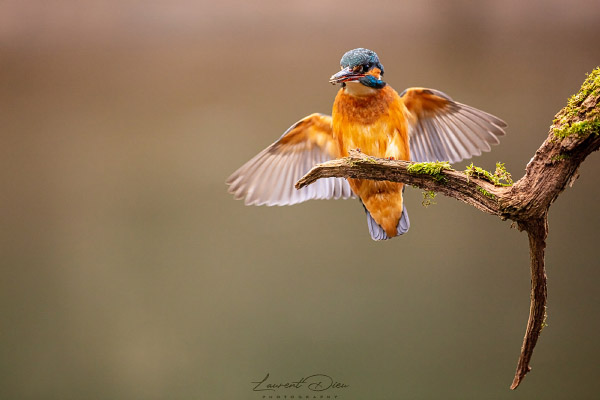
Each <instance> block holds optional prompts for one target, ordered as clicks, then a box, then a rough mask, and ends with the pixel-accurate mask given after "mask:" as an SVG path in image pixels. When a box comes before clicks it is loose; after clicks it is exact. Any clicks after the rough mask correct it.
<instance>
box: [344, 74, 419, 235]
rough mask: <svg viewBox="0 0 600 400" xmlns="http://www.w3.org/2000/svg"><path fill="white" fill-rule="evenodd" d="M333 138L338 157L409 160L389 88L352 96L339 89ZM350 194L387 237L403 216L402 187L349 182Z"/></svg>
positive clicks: (402, 121) (393, 94)
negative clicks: (355, 153)
mask: <svg viewBox="0 0 600 400" xmlns="http://www.w3.org/2000/svg"><path fill="white" fill-rule="evenodd" d="M332 114H333V136H334V139H335V140H336V142H337V145H338V151H339V154H340V156H341V157H345V156H347V155H348V151H349V150H351V149H360V151H361V152H363V153H365V154H367V155H370V156H374V157H380V158H387V157H393V158H395V159H398V160H410V152H409V146H408V135H407V129H406V121H405V119H404V115H403V113H402V109H401V103H400V98H399V97H398V94H397V93H396V92H395V91H394V90H393V89H392V88H390V87H389V86H386V87H385V88H383V89H381V90H379V91H378V93H377V94H375V95H372V96H365V97H355V96H351V95H349V94H347V93H345V92H344V89H341V90H340V92H339V93H338V95H337V97H336V100H335V103H334V106H333V113H332ZM348 182H349V183H350V187H351V188H352V191H353V192H354V193H355V194H356V195H357V196H359V197H360V199H361V200H362V202H363V204H364V205H365V207H366V208H367V210H368V211H369V213H370V214H371V216H372V217H373V219H374V220H375V222H377V223H378V224H379V225H380V226H381V227H382V228H383V229H384V230H385V232H386V233H387V235H388V236H389V237H394V236H396V234H397V226H398V221H399V220H400V217H401V216H402V188H403V184H401V183H396V182H389V181H372V180H363V179H348Z"/></svg>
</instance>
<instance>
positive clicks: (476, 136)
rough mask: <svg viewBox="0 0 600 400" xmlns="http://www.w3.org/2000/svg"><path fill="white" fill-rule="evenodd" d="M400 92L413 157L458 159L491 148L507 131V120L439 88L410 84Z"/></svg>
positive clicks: (439, 159) (442, 159)
mask: <svg viewBox="0 0 600 400" xmlns="http://www.w3.org/2000/svg"><path fill="white" fill-rule="evenodd" d="M400 96H401V98H402V101H403V102H404V105H405V106H406V109H407V110H408V113H409V115H408V120H409V122H410V126H411V129H410V154H411V159H412V161H417V162H428V161H449V162H451V163H454V162H458V161H460V160H463V159H465V158H470V157H473V156H475V155H477V156H478V155H480V154H481V152H482V151H490V145H492V144H498V143H499V142H500V141H499V139H498V136H503V135H504V128H506V123H505V122H504V121H502V120H501V119H499V118H497V117H495V116H493V115H491V114H488V113H486V112H484V111H481V110H478V109H476V108H473V107H471V106H468V105H466V104H461V103H458V102H455V101H453V100H452V99H451V98H450V96H448V95H446V94H444V93H442V92H440V91H439V90H434V89H425V88H410V89H406V90H405V91H404V92H402V94H401V95H400Z"/></svg>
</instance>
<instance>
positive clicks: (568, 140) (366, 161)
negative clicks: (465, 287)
mask: <svg viewBox="0 0 600 400" xmlns="http://www.w3.org/2000/svg"><path fill="white" fill-rule="evenodd" d="M599 148H600V68H596V69H595V70H594V71H593V72H592V73H591V74H590V75H589V76H588V78H587V79H586V80H585V82H584V83H583V85H582V87H581V89H580V90H579V92H578V93H576V94H574V95H573V96H572V97H571V98H570V99H569V100H568V102H567V106H566V107H564V108H563V109H562V110H560V111H559V112H558V114H557V115H556V117H555V119H554V122H553V125H552V126H551V128H550V132H549V134H548V137H547V138H546V140H545V141H544V143H543V144H542V145H541V147H540V148H539V149H538V150H537V151H536V153H535V155H534V157H533V158H532V159H531V161H530V162H529V164H527V168H526V172H525V176H523V177H522V178H521V179H519V180H518V181H517V182H515V184H514V185H512V186H510V187H504V186H498V185H495V184H494V183H491V182H489V181H488V180H489V179H487V180H486V177H485V176H483V175H481V174H473V173H472V171H465V172H459V171H455V170H453V169H451V168H449V165H448V164H447V163H412V162H408V161H392V160H384V159H378V158H374V157H370V156H367V155H365V154H362V153H360V152H358V151H351V152H350V155H349V156H348V157H346V158H342V159H338V160H332V161H328V162H325V163H322V164H318V165H316V166H315V167H314V168H313V169H311V170H310V171H309V172H308V173H307V174H306V175H305V176H304V177H303V178H302V179H300V180H299V181H298V182H297V183H296V188H297V189H300V188H302V187H304V186H307V185H310V184H311V183H313V182H315V181H316V180H318V179H321V178H329V177H344V178H355V179H372V180H387V181H393V182H403V183H407V184H410V185H412V186H415V187H419V188H421V189H424V190H428V191H435V192H438V193H442V194H444V195H446V196H449V197H453V198H455V199H457V200H460V201H462V202H464V203H467V204H469V205H471V206H473V207H475V208H477V209H479V210H481V211H484V212H486V213H488V214H492V215H496V216H498V217H500V218H502V219H503V220H505V219H511V220H513V221H515V222H516V223H517V226H518V228H519V230H521V231H523V230H524V231H526V232H527V235H528V237H529V250H530V258H531V304H530V309H529V320H528V322H527V329H526V331H525V337H524V339H523V346H522V347H521V355H520V357H519V361H518V364H517V371H516V373H515V377H514V380H513V383H512V385H511V387H510V388H511V389H516V388H517V386H519V384H520V383H521V381H522V380H523V378H524V377H525V375H526V374H527V373H528V372H529V371H530V370H531V367H530V366H529V362H530V361H531V357H532V355H533V349H534V347H535V345H536V343H537V340H538V338H539V335H540V333H541V331H542V329H543V327H544V324H545V318H546V296H547V290H546V272H545V267H544V250H545V248H546V237H547V235H548V220H547V215H548V209H549V208H550V206H551V205H552V203H553V202H554V201H555V200H556V198H557V197H558V195H559V194H560V193H561V192H562V191H563V190H564V189H565V188H566V187H567V185H572V184H573V182H574V181H575V179H577V177H578V175H577V170H578V169H579V166H580V165H581V163H582V162H583V161H584V160H585V158H586V157H587V156H588V155H589V154H590V153H592V152H594V151H596V150H598V149H599Z"/></svg>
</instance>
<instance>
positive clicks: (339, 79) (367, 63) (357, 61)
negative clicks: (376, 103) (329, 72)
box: [329, 48, 385, 89]
mask: <svg viewBox="0 0 600 400" xmlns="http://www.w3.org/2000/svg"><path fill="white" fill-rule="evenodd" d="M340 66H341V68H342V70H341V71H340V72H338V73H337V74H335V75H333V76H332V77H331V78H329V82H331V83H332V84H334V85H335V84H337V83H341V84H342V86H345V85H346V84H347V83H352V84H354V85H357V84H359V85H363V86H366V87H368V88H372V89H381V88H383V87H384V86H385V82H384V81H382V80H381V78H382V77H383V65H381V63H380V62H379V57H377V54H376V53H375V52H374V51H371V50H368V49H363V48H359V49H354V50H350V51H348V52H346V54H344V55H343V56H342V59H341V60H340Z"/></svg>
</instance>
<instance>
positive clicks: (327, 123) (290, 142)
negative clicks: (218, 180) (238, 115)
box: [226, 114, 353, 206]
mask: <svg viewBox="0 0 600 400" xmlns="http://www.w3.org/2000/svg"><path fill="white" fill-rule="evenodd" d="M335 149H336V147H335V143H334V141H333V131H332V126H331V117H330V116H329V115H323V114H311V115H309V116H308V117H306V118H303V119H301V120H300V121H298V122H296V123H295V124H294V125H292V126H291V127H290V128H289V129H288V130H287V131H285V133H284V134H283V136H281V138H279V140H278V141H276V142H275V143H273V144H272V145H270V146H269V147H267V148H266V149H264V150H263V151H261V152H260V153H258V154H257V155H256V156H255V157H254V158H252V159H251V160H250V161H248V162H247V163H246V164H244V165H242V166H241V167H240V168H239V169H238V170H237V171H235V172H234V173H233V174H232V175H231V176H230V177H229V178H228V179H227V182H226V183H227V184H228V185H230V186H229V192H230V193H232V194H233V195H234V196H235V198H236V199H242V198H245V203H246V205H252V204H254V205H263V204H266V205H268V206H275V205H277V206H283V205H291V204H296V203H301V202H303V201H306V200H311V199H339V198H344V199H346V198H348V197H351V196H353V194H352V190H351V189H350V185H349V184H348V182H347V181H346V179H344V178H326V179H319V180H318V181H317V182H315V183H313V184H312V185H309V186H307V187H304V188H302V189H300V190H296V188H294V184H295V183H296V182H297V181H298V180H299V179H300V178H302V177H303V176H304V175H305V174H306V173H307V172H308V171H309V170H310V169H311V168H312V167H313V166H314V165H315V164H318V163H322V162H325V161H328V160H331V159H334V158H335V154H336V150H335Z"/></svg>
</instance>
